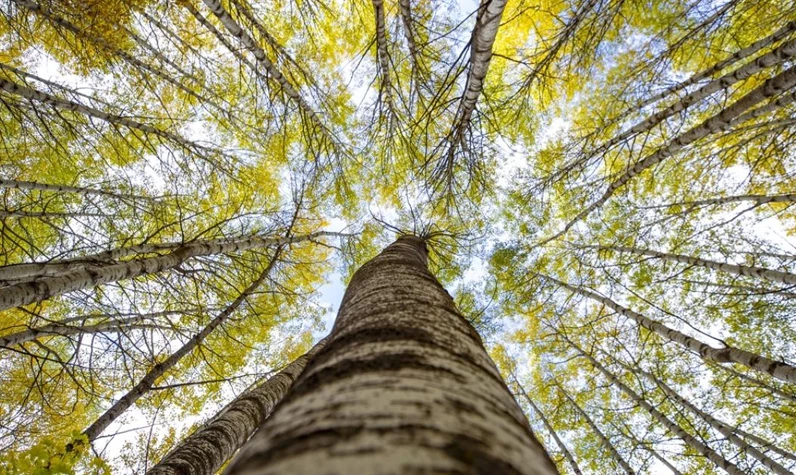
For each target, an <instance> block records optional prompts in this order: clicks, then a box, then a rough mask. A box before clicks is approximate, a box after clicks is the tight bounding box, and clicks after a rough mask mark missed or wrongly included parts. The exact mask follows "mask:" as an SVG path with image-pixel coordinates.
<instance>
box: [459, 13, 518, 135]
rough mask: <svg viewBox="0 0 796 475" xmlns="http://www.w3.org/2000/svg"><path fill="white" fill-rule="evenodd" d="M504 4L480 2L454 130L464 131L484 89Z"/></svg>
mask: <svg viewBox="0 0 796 475" xmlns="http://www.w3.org/2000/svg"><path fill="white" fill-rule="evenodd" d="M506 3H507V0H482V1H481V6H480V8H479V9H478V15H477V17H476V21H475V28H474V29H473V36H472V39H471V40H470V71H469V72H468V73H467V83H466V84H465V86H464V95H462V99H461V102H460V103H459V109H458V111H457V112H456V119H457V121H458V122H457V125H456V126H455V128H457V129H460V130H461V129H463V128H464V127H466V126H467V124H468V123H469V122H470V117H471V116H472V115H473V111H474V110H475V104H476V102H477V101H478V98H479V97H480V96H481V92H482V91H483V89H484V79H486V73H487V71H489V63H490V61H491V60H492V45H494V44H495V38H496V37H497V32H498V28H500V19H501V18H502V17H503V10H504V9H505V8H506Z"/></svg>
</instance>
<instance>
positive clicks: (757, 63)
mask: <svg viewBox="0 0 796 475" xmlns="http://www.w3.org/2000/svg"><path fill="white" fill-rule="evenodd" d="M794 55H796V40H791V41H789V42H787V43H785V44H783V45H782V46H780V47H778V48H776V49H775V50H773V51H771V52H770V53H767V54H764V55H763V56H761V57H759V58H757V59H756V60H754V61H752V62H750V63H749V64H745V65H743V66H741V67H740V68H738V69H736V70H735V71H733V72H731V73H729V74H726V75H724V76H722V77H720V78H718V79H714V80H713V81H711V82H709V83H708V84H706V85H704V86H702V87H701V88H699V89H698V90H696V91H694V92H692V93H691V94H688V95H687V96H685V97H684V98H682V99H680V100H679V101H677V102H675V103H674V104H672V105H670V106H669V107H667V108H665V109H663V110H661V111H659V112H657V113H655V114H653V115H651V116H649V117H648V118H647V119H645V120H643V121H641V122H639V123H638V124H636V125H634V126H633V127H631V128H629V129H627V130H626V131H624V132H622V133H620V134H618V135H616V136H614V137H613V138H611V140H609V141H608V142H606V143H604V144H602V145H600V146H599V147H597V149H595V150H594V151H592V152H591V154H590V155H591V156H597V155H600V154H602V153H605V152H606V151H608V150H609V149H611V148H612V147H613V146H614V145H616V144H618V143H620V142H622V141H623V140H626V139H628V138H630V137H632V136H634V135H637V134H640V133H642V132H646V131H648V130H651V129H652V128H653V127H655V126H656V125H658V124H660V123H661V122H663V121H664V120H665V119H667V118H669V117H671V116H673V115H674V114H677V113H678V112H681V111H683V110H685V109H687V108H688V107H690V106H691V105H693V104H696V103H697V102H699V101H701V100H702V99H705V98H706V97H708V96H710V95H711V94H713V93H715V92H718V91H721V90H723V89H727V88H728V87H730V86H732V85H733V84H735V83H737V82H739V81H743V80H744V79H746V78H748V77H750V76H752V75H754V74H757V73H758V72H760V71H762V70H764V69H767V68H770V67H772V66H776V65H778V64H781V63H782V62H784V61H787V60H788V59H789V58H790V57H792V56H794Z"/></svg>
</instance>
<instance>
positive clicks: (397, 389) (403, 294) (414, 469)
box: [227, 237, 557, 475]
mask: <svg viewBox="0 0 796 475" xmlns="http://www.w3.org/2000/svg"><path fill="white" fill-rule="evenodd" d="M319 470H322V471H324V472H325V473H356V474H359V475H366V474H388V473H389V474H392V473H407V474H420V473H502V474H538V475H542V474H545V475H547V474H554V473H557V472H556V468H555V465H554V464H553V462H552V461H551V460H550V459H549V457H548V456H547V454H546V453H545V452H544V449H543V448H542V447H541V445H540V444H539V443H538V441H537V440H536V438H535V437H534V435H533V433H532V432H531V429H530V426H529V425H528V421H527V420H526V419H525V415H524V414H523V412H522V410H521V409H520V407H519V406H518V405H517V403H516V401H515V400H514V399H513V398H512V396H511V393H510V392H509V390H508V388H507V387H506V385H505V383H504V382H503V380H502V379H501V377H500V373H499V372H498V370H497V368H496V367H495V365H494V363H493V362H492V361H491V360H490V358H489V356H488V355H487V353H486V351H485V349H484V347H483V343H482V342H481V339H480V337H479V336H478V334H477V333H476V332H475V330H474V329H473V328H472V326H471V325H470V324H469V323H468V322H467V320H465V319H464V318H463V317H462V316H461V314H459V313H458V311H457V310H456V308H455V306H454V303H453V300H452V299H451V297H450V295H448V293H447V292H446V291H445V289H443V288H442V286H441V285H440V284H439V283H438V282H437V280H436V279H435V278H434V276H433V275H432V274H431V273H430V272H429V271H428V268H427V251H426V249H425V244H424V242H423V241H421V240H420V239H419V238H414V237H402V238H399V239H398V240H397V241H396V242H395V243H393V244H392V245H390V246H388V247H387V248H386V249H385V250H384V251H383V252H382V253H381V254H379V255H378V256H377V257H375V258H374V259H372V260H371V261H369V262H368V263H366V264H364V265H363V266H362V267H361V268H360V269H359V270H358V271H357V272H356V273H355V274H354V276H353V278H352V279H351V282H350V283H349V285H348V289H347V290H346V294H345V296H344V297H343V302H342V305H341V308H340V311H339V313H338V316H337V320H336V321H335V325H334V328H333V329H332V333H331V335H330V337H329V340H328V343H327V345H326V347H325V348H324V349H323V350H322V351H321V352H320V353H318V354H317V355H316V356H315V357H314V358H313V359H312V361H310V363H309V364H308V365H307V368H306V369H305V370H304V372H303V373H302V374H301V376H299V378H298V380H296V382H295V383H294V385H293V387H291V388H290V391H289V392H288V394H287V395H286V396H285V399H283V400H282V402H281V403H280V404H279V406H278V407H277V408H276V409H275V410H274V413H273V414H272V415H271V417H269V418H268V419H267V420H266V422H265V423H264V424H263V425H262V427H261V428H260V429H259V431H258V432H257V433H256V434H255V436H254V437H253V438H252V440H251V441H249V443H247V444H246V445H245V446H244V448H243V449H242V450H241V452H240V454H239V455H238V457H237V458H236V459H235V460H233V462H232V464H231V465H230V466H229V468H228V469H227V473H229V474H237V475H241V474H247V475H253V474H282V473H313V472H317V471H319Z"/></svg>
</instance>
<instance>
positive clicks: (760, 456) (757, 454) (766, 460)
mask: <svg viewBox="0 0 796 475" xmlns="http://www.w3.org/2000/svg"><path fill="white" fill-rule="evenodd" d="M623 366H624V365H623ZM628 369H630V370H631V371H633V372H634V373H636V374H639V375H641V376H644V377H645V378H647V379H648V380H649V381H650V382H651V383H652V384H655V385H656V386H658V387H659V388H661V391H663V393H664V394H666V396H667V397H669V398H671V399H674V400H675V401H677V403H678V404H680V405H681V406H683V407H685V408H686V409H688V410H689V411H691V412H692V413H693V414H695V415H696V416H697V417H700V418H702V419H703V420H704V421H705V422H707V423H708V424H710V426H711V427H713V428H714V429H716V430H717V431H718V432H719V433H720V434H721V435H723V436H724V437H726V438H727V440H728V441H730V442H731V443H733V444H734V445H735V446H736V447H738V448H739V449H741V451H743V452H745V453H747V454H749V455H750V456H751V457H753V458H754V459H756V460H758V461H759V462H760V463H762V464H763V465H764V466H765V467H766V468H768V469H769V470H771V471H772V472H774V473H776V474H779V475H792V473H791V472H790V470H788V469H786V468H785V467H783V466H782V465H780V464H779V463H777V462H775V461H774V460H771V458H770V457H768V456H766V455H765V454H764V453H762V452H761V451H759V450H757V449H756V448H754V447H752V446H751V445H749V444H748V443H747V442H746V441H745V440H743V439H741V438H740V437H739V435H741V433H742V432H743V431H740V430H738V429H734V428H732V427H730V426H729V425H727V424H725V423H723V422H721V421H720V420H718V419H716V418H715V417H713V416H711V415H710V414H708V413H707V412H705V411H703V410H701V409H699V408H698V407H696V406H695V405H693V404H691V402H690V401H689V400H688V399H686V398H684V397H682V396H680V395H679V394H678V393H677V392H676V391H675V390H674V389H672V388H671V387H670V386H669V385H668V384H666V383H664V382H663V381H661V380H659V379H658V378H656V377H655V376H653V375H652V374H651V373H648V372H646V371H644V370H642V369H640V368H628ZM750 435H751V434H750ZM756 439H757V440H762V439H760V438H759V437H756ZM763 445H764V446H765V447H771V446H772V444H771V443H770V442H766V441H763ZM789 458H791V459H793V455H791V456H790V457H789Z"/></svg>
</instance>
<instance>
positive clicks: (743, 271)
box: [580, 246, 796, 285]
mask: <svg viewBox="0 0 796 475" xmlns="http://www.w3.org/2000/svg"><path fill="white" fill-rule="evenodd" d="M580 247H587V248H596V249H601V250H607V251H617V252H629V253H632V254H638V255H641V256H649V257H654V258H656V259H662V260H664V261H670V262H680V263H682V264H688V265H690V266H699V267H706V268H708V269H713V270H718V271H722V272H727V273H728V274H735V275H740V276H743V277H754V278H757V279H764V280H769V281H771V282H777V283H780V284H788V285H796V274H791V273H790V272H783V271H778V270H773V269H767V268H765V267H755V266H739V265H735V264H727V263H725V262H718V261H711V260H708V259H700V258H698V257H692V256H686V255H682V254H670V253H666V252H658V251H654V250H651V249H640V248H637V247H628V246H580Z"/></svg>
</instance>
